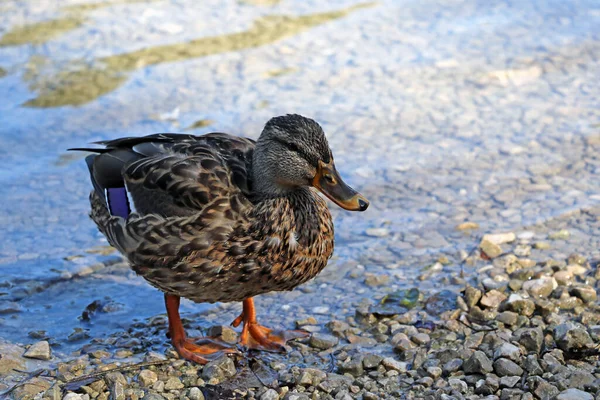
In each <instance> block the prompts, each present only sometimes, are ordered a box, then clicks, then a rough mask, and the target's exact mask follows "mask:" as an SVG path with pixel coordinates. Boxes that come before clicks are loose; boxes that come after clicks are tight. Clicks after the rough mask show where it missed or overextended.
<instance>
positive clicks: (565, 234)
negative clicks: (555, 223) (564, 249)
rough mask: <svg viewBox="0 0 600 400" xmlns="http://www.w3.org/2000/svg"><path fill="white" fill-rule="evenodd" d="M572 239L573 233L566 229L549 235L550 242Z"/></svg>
mask: <svg viewBox="0 0 600 400" xmlns="http://www.w3.org/2000/svg"><path fill="white" fill-rule="evenodd" d="M570 237H571V233H570V232H569V231H568V230H566V229H561V230H560V231H557V232H552V233H551V234H549V235H548V239H550V240H567V239H568V238H570Z"/></svg>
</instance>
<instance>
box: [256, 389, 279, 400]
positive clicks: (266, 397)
mask: <svg viewBox="0 0 600 400" xmlns="http://www.w3.org/2000/svg"><path fill="white" fill-rule="evenodd" d="M277 399H279V393H277V391H276V390H275V389H267V391H265V392H264V393H263V394H262V395H261V396H260V400H277Z"/></svg>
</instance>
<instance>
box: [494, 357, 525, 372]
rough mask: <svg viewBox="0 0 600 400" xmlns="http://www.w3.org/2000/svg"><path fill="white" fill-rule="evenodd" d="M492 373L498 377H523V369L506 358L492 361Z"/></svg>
mask: <svg viewBox="0 0 600 400" xmlns="http://www.w3.org/2000/svg"><path fill="white" fill-rule="evenodd" d="M494 371H496V374H497V375H498V376H515V375H518V376H521V375H523V369H522V368H521V367H519V365H518V364H517V363H515V362H513V361H511V360H508V359H506V358H499V359H497V360H496V361H494Z"/></svg>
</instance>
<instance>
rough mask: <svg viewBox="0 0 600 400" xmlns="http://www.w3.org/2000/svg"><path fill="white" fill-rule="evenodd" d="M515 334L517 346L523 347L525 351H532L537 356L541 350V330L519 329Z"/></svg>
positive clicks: (542, 335)
mask: <svg viewBox="0 0 600 400" xmlns="http://www.w3.org/2000/svg"><path fill="white" fill-rule="evenodd" d="M515 333H516V336H517V337H518V342H519V344H520V345H521V346H523V347H525V349H526V350H527V351H534V352H536V353H538V354H539V352H540V351H541V350H542V343H543V341H544V332H542V329H541V328H525V329H519V330H518V331H517V332H515Z"/></svg>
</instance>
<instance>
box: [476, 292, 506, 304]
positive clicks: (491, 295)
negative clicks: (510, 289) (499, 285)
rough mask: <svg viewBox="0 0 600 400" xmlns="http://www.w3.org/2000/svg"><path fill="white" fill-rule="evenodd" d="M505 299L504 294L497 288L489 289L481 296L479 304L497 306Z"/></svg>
mask: <svg viewBox="0 0 600 400" xmlns="http://www.w3.org/2000/svg"><path fill="white" fill-rule="evenodd" d="M504 300H506V295H505V294H504V293H502V292H500V291H498V290H490V291H489V292H487V293H486V294H485V295H484V296H483V297H482V298H481V301H480V303H481V305H483V306H485V307H488V308H498V307H499V306H500V303H502V302H503V301H504Z"/></svg>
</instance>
